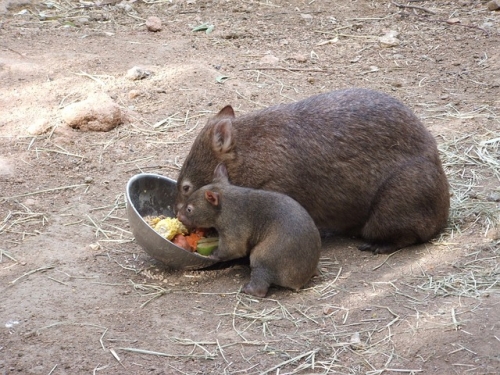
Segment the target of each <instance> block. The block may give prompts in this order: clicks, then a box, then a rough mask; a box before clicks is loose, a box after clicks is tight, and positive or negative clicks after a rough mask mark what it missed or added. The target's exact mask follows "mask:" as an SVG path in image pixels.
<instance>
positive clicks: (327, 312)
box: [323, 306, 336, 315]
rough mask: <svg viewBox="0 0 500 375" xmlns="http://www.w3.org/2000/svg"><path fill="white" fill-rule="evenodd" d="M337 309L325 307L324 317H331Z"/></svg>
mask: <svg viewBox="0 0 500 375" xmlns="http://www.w3.org/2000/svg"><path fill="white" fill-rule="evenodd" d="M335 310H336V309H335V308H333V307H332V306H325V307H323V315H330V314H331V313H333V312H334V311H335Z"/></svg>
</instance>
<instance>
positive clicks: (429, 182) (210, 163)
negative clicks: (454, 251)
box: [176, 89, 450, 253]
mask: <svg viewBox="0 0 500 375" xmlns="http://www.w3.org/2000/svg"><path fill="white" fill-rule="evenodd" d="M221 161H223V162H224V163H225V164H226V166H227V170H228V173H229V179H230V181H231V182H232V183H233V184H235V185H240V186H248V187H252V188H258V189H265V190H272V191H278V192H281V193H284V194H287V195H289V196H291V197H292V198H294V199H295V200H296V201H298V202H299V203H300V204H301V205H302V206H303V207H304V208H305V209H306V210H307V211H308V212H309V214H310V215H311V216H312V218H313V219H314V221H315V223H316V225H317V226H318V227H319V228H320V229H326V230H329V231H333V232H336V233H344V234H349V235H360V236H362V237H363V238H364V239H365V240H366V241H367V243H366V244H365V245H362V246H361V247H360V249H362V250H372V251H373V252H375V253H384V252H392V251H394V250H397V249H399V248H402V247H405V246H409V245H412V244H414V243H419V242H425V241H428V240H429V239H431V238H432V237H433V236H435V235H436V234H438V233H439V232H440V231H441V230H442V229H443V228H444V226H445V225H446V222H447V218H448V211H449V204H450V198H449V188H448V182H447V179H446V176H445V173H444V171H443V168H442V166H441V161H440V159H439V154H438V150H437V146H436V141H435V140H434V138H433V137H432V135H431V134H430V133H429V132H428V131H427V129H426V128H425V127H424V126H423V124H422V123H421V122H420V121H419V119H418V118H417V117H416V116H415V115H414V114H413V112H412V111H411V110H410V109H409V108H408V107H406V106H405V105H404V104H402V103H401V102H399V101H398V100H396V99H394V98H392V97H391V96H389V95H386V94H383V93H380V92H376V91H372V90H367V89H348V90H341V91H333V92H330V93H326V94H321V95H317V96H313V97H310V98H308V99H305V100H302V101H299V102H295V103H291V104H286V105H279V106H275V107H270V108H267V109H264V110H261V111H258V112H253V113H250V114H247V115H244V116H240V117H234V112H233V110H232V108H231V107H230V106H227V107H225V108H224V109H222V110H221V112H220V113H219V114H218V115H216V116H215V117H213V118H211V119H210V120H209V121H208V123H207V124H206V126H205V127H204V128H203V129H202V131H201V132H200V134H199V135H198V137H197V138H196V140H195V142H194V144H193V146H192V148H191V151H190V153H189V155H188V156H187V158H186V160H185V162H184V165H183V167H182V169H181V172H180V174H179V178H178V189H179V191H178V196H177V202H176V203H177V204H176V208H178V207H181V206H182V204H183V203H184V202H185V201H186V199H187V197H189V195H190V194H191V193H192V192H193V191H196V190H197V189H199V188H200V187H201V186H203V185H205V184H207V183H209V182H210V180H211V177H212V171H213V170H214V168H215V167H216V165H217V164H218V163H220V162H221Z"/></svg>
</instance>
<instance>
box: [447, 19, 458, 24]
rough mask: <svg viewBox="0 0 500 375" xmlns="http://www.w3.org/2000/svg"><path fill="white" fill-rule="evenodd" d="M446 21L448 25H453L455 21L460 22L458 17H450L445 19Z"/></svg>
mask: <svg viewBox="0 0 500 375" xmlns="http://www.w3.org/2000/svg"><path fill="white" fill-rule="evenodd" d="M446 23H449V24H450V25H454V24H456V23H460V19H458V18H450V19H448V20H446Z"/></svg>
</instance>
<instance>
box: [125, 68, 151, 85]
mask: <svg viewBox="0 0 500 375" xmlns="http://www.w3.org/2000/svg"><path fill="white" fill-rule="evenodd" d="M150 75H151V72H150V71H149V70H146V69H142V68H139V67H138V66H134V67H133V68H130V69H129V70H127V74H125V78H127V79H130V80H131V81H138V80H140V79H144V78H148V77H149V76H150Z"/></svg>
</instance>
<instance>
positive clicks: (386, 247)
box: [358, 243, 397, 254]
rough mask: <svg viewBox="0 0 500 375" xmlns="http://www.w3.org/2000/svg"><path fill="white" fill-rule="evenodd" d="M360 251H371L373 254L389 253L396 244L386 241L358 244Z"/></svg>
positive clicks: (394, 249)
mask: <svg viewBox="0 0 500 375" xmlns="http://www.w3.org/2000/svg"><path fill="white" fill-rule="evenodd" d="M358 249H359V250H361V251H371V252H372V253H373V254H390V253H393V252H395V251H396V250H397V247H396V245H394V244H390V243H386V244H376V243H364V244H363V245H360V246H358Z"/></svg>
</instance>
